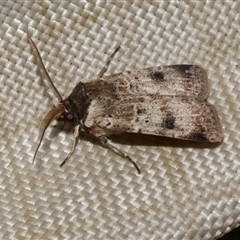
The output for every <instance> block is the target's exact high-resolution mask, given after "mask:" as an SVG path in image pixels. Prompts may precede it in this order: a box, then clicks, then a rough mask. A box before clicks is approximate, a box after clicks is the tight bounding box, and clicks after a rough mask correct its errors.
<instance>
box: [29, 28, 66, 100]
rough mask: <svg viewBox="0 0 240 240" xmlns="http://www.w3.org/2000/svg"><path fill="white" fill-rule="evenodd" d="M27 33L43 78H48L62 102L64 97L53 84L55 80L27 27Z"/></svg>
mask: <svg viewBox="0 0 240 240" xmlns="http://www.w3.org/2000/svg"><path fill="white" fill-rule="evenodd" d="M27 35H28V39H29V43H30V45H31V48H32V51H33V55H34V57H35V59H36V62H37V65H38V67H39V70H40V73H41V75H42V77H43V78H46V79H47V81H48V82H49V83H50V86H51V88H52V90H53V92H54V94H55V95H56V97H57V98H58V100H59V101H60V102H61V101H62V100H63V99H62V96H61V95H60V93H59V92H58V90H57V88H56V87H55V86H54V84H53V81H52V79H51V78H50V76H49V74H48V72H47V70H46V68H45V66H44V64H43V61H42V58H41V55H40V53H39V51H38V49H37V46H36V44H35V43H34V42H33V40H32V38H31V36H30V34H29V32H28V29H27Z"/></svg>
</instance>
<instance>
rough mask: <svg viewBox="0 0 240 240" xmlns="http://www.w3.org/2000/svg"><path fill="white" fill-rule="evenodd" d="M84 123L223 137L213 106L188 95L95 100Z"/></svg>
mask: <svg viewBox="0 0 240 240" xmlns="http://www.w3.org/2000/svg"><path fill="white" fill-rule="evenodd" d="M85 124H86V126H89V127H90V126H93V125H95V126H97V127H98V128H99V129H101V132H102V133H103V134H114V133H118V132H131V133H143V134H151V135H159V136H165V137H172V138H179V139H186V140H194V141H206V142H220V141H221V140H222V138H223V133H222V127H221V124H220V120H219V118H218V115H217V112H216V110H215V108H214V106H213V105H211V104H209V103H207V102H199V101H198V100H196V99H191V98H186V97H170V96H161V97H159V98H155V99H153V98H151V97H150V96H144V97H139V98H131V97H127V98H125V99H122V100H116V101H112V102H111V104H110V105H108V104H107V100H106V102H105V101H103V100H102V101H97V100H94V101H93V102H92V104H91V106H90V107H89V111H88V116H87V118H86V121H85Z"/></svg>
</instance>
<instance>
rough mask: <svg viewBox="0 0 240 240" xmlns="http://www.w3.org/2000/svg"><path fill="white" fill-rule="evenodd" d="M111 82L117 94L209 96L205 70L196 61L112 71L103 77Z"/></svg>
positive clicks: (196, 97) (202, 97)
mask: <svg viewBox="0 0 240 240" xmlns="http://www.w3.org/2000/svg"><path fill="white" fill-rule="evenodd" d="M103 80H104V81H106V82H109V83H113V84H114V86H115V87H116V92H117V94H118V95H119V96H128V95H132V96H136V95H141V96H143V95H144V96H149V95H156V96H164V95H168V96H186V97H193V98H195V99H198V100H199V101H203V100H205V99H206V98H207V97H208V84H207V73H206V71H205V70H204V69H203V68H201V67H200V66H197V65H170V66H163V67H153V68H145V69H141V70H134V71H128V72H123V73H119V74H114V75H111V76H108V77H104V78H103Z"/></svg>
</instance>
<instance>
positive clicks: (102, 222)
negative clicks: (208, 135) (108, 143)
mask: <svg viewBox="0 0 240 240" xmlns="http://www.w3.org/2000/svg"><path fill="white" fill-rule="evenodd" d="M52 2H53V3H51V1H42V2H41V1H37V2H35V3H33V2H32V1H15V2H14V1H1V2H0V21H1V22H0V37H1V41H0V45H1V47H0V68H1V75H0V87H1V91H0V104H1V106H0V116H1V124H0V136H1V145H0V149H1V151H0V155H1V165H0V189H1V195H0V214H1V217H0V238H1V239H66V238H70V239H93V238H94V239H166V240H169V239H214V238H217V237H220V236H221V235H223V234H224V233H226V232H228V231H230V230H231V229H233V228H235V227H236V226H237V225H238V223H239V222H240V202H239V199H240V188H239V184H240V160H239V157H238V154H239V149H240V143H239V141H240V124H239V122H240V121H239V119H240V116H239V112H240V111H239V110H240V103H239V91H240V84H239V79H240V76H239V75H240V70H239V69H240V68H239V62H240V57H239V56H240V54H239V53H240V52H239V43H240V34H239V23H240V14H239V9H240V4H239V3H238V2H237V1H208V2H202V1H186V2H185V1H181V0H179V1H149V2H148V1H132V2H127V1H115V2H114V1H111V2H108V3H106V2H105V1H97V2H95V1H89V2H85V1H72V2H70V1H52ZM27 28H28V29H29V32H30V34H31V36H32V38H33V40H34V41H35V43H36V44H37V47H38V48H39V50H40V53H41V55H42V58H43V61H44V63H45V65H46V68H47V69H48V72H49V74H50V75H51V77H52V79H53V81H54V83H55V84H56V86H57V88H58V89H59V91H60V93H62V94H63V95H64V96H65V97H66V96H67V95H68V94H69V93H70V92H71V90H72V89H73V87H74V86H75V85H76V83H77V82H79V81H80V80H81V81H87V80H86V79H91V78H94V77H95V76H96V74H97V73H98V72H99V71H100V70H101V69H102V67H103V66H104V65H105V62H106V60H107V59H108V57H109V56H110V54H111V53H112V52H113V50H114V49H115V48H116V47H117V46H119V45H121V50H120V52H118V53H117V55H116V56H115V57H114V59H113V60H112V62H111V65H110V68H109V70H108V73H107V74H111V73H117V72H121V71H125V70H133V69H141V68H144V67H153V66H160V65H168V64H182V63H190V64H199V65H201V66H202V67H204V68H205V69H206V70H207V71H208V78H209V86H210V97H209V102H211V103H212V104H214V105H215V107H216V109H217V110H218V113H219V116H220V118H221V121H222V124H223V127H224V141H223V143H222V144H221V145H217V146H214V147H210V146H209V145H204V144H201V143H192V144H190V143H186V142H184V141H174V140H170V139H164V138H151V137H146V138H144V137H142V136H137V137H132V139H131V138H126V137H125V136H120V137H119V139H118V138H115V142H116V143H117V144H118V146H119V148H120V149H122V150H123V151H125V152H127V153H128V154H129V155H130V156H131V157H132V158H133V159H134V160H136V162H137V164H138V166H139V167H140V168H141V171H142V174H141V175H137V174H136V170H135V169H134V168H133V166H132V165H131V164H130V163H129V162H127V161H126V160H125V159H122V158H121V157H119V156H118V155H116V154H115V153H113V152H112V151H111V150H108V149H106V148H104V147H102V146H101V145H100V144H99V143H98V142H97V141H95V140H93V139H91V138H88V137H83V138H81V139H80V141H79V143H78V145H77V149H76V151H75V153H74V155H73V156H72V158H71V159H70V160H69V162H67V164H66V165H65V166H64V167H63V168H62V169H61V168H59V164H60V163H61V162H62V160H63V159H64V158H65V157H66V155H67V153H68V151H69V150H70V147H71V141H72V128H71V127H70V126H68V125H66V126H64V125H63V124H53V126H51V127H50V129H49V130H48V131H47V132H46V136H45V138H44V141H43V144H42V146H41V148H40V150H39V152H38V155H37V157H36V161H35V164H33V165H32V164H31V161H32V157H33V154H34V151H35V149H36V147H37V139H38V138H37V137H38V127H39V124H40V122H41V120H42V119H43V117H44V116H45V114H46V113H47V112H48V111H49V110H50V109H51V108H52V106H53V104H56V103H57V100H56V98H55V97H54V95H53V93H52V92H51V90H50V89H49V86H48V85H47V84H46V83H45V82H43V81H42V79H41V78H40V76H39V71H38V68H37V65H36V61H35V59H34V57H33V53H32V51H31V48H30V45H29V42H28V40H27V35H26V29H27Z"/></svg>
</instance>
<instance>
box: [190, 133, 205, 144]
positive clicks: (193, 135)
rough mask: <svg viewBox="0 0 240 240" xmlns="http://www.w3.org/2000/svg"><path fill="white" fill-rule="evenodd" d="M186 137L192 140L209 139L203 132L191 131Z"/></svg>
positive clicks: (201, 140)
mask: <svg viewBox="0 0 240 240" xmlns="http://www.w3.org/2000/svg"><path fill="white" fill-rule="evenodd" d="M188 139H189V140H193V141H200V142H209V139H208V138H207V137H206V134H205V133H204V132H193V133H191V134H189V136H188Z"/></svg>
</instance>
